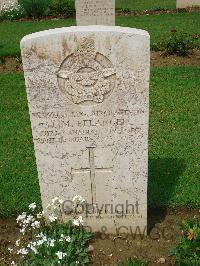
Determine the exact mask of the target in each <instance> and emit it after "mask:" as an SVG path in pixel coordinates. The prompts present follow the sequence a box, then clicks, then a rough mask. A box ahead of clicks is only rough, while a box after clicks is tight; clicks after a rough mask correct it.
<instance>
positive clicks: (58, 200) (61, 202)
mask: <svg viewBox="0 0 200 266" xmlns="http://www.w3.org/2000/svg"><path fill="white" fill-rule="evenodd" d="M55 204H63V200H62V199H61V198H59V197H55V198H54V199H52V205H55Z"/></svg>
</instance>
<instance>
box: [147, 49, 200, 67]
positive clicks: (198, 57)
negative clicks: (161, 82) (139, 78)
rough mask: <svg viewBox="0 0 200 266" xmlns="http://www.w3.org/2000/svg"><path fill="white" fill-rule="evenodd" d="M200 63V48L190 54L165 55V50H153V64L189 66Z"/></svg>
mask: <svg viewBox="0 0 200 266" xmlns="http://www.w3.org/2000/svg"><path fill="white" fill-rule="evenodd" d="M188 65H193V66H194V65H200V50H196V49H195V50H193V51H191V53H190V55H188V56H176V55H168V56H166V55H164V54H163V52H154V51H151V66H153V67H157V66H188Z"/></svg>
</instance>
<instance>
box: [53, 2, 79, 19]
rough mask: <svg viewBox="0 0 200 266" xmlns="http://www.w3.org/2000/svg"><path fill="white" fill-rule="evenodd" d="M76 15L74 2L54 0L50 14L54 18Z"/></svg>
mask: <svg viewBox="0 0 200 266" xmlns="http://www.w3.org/2000/svg"><path fill="white" fill-rule="evenodd" d="M74 13H75V1H74V0H52V2H51V4H50V7H49V11H48V14H49V15H52V16H59V15H62V16H64V17H70V16H72V15H73V14H74Z"/></svg>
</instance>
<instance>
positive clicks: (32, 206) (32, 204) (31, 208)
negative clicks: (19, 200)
mask: <svg viewBox="0 0 200 266" xmlns="http://www.w3.org/2000/svg"><path fill="white" fill-rule="evenodd" d="M28 207H29V210H32V211H34V210H35V209H36V207H37V205H36V203H35V202H33V203H31V204H30V205H29V206H28Z"/></svg>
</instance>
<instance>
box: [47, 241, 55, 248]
mask: <svg viewBox="0 0 200 266" xmlns="http://www.w3.org/2000/svg"><path fill="white" fill-rule="evenodd" d="M55 242H56V240H55V239H49V243H48V245H49V246H50V247H54V243H55Z"/></svg>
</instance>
